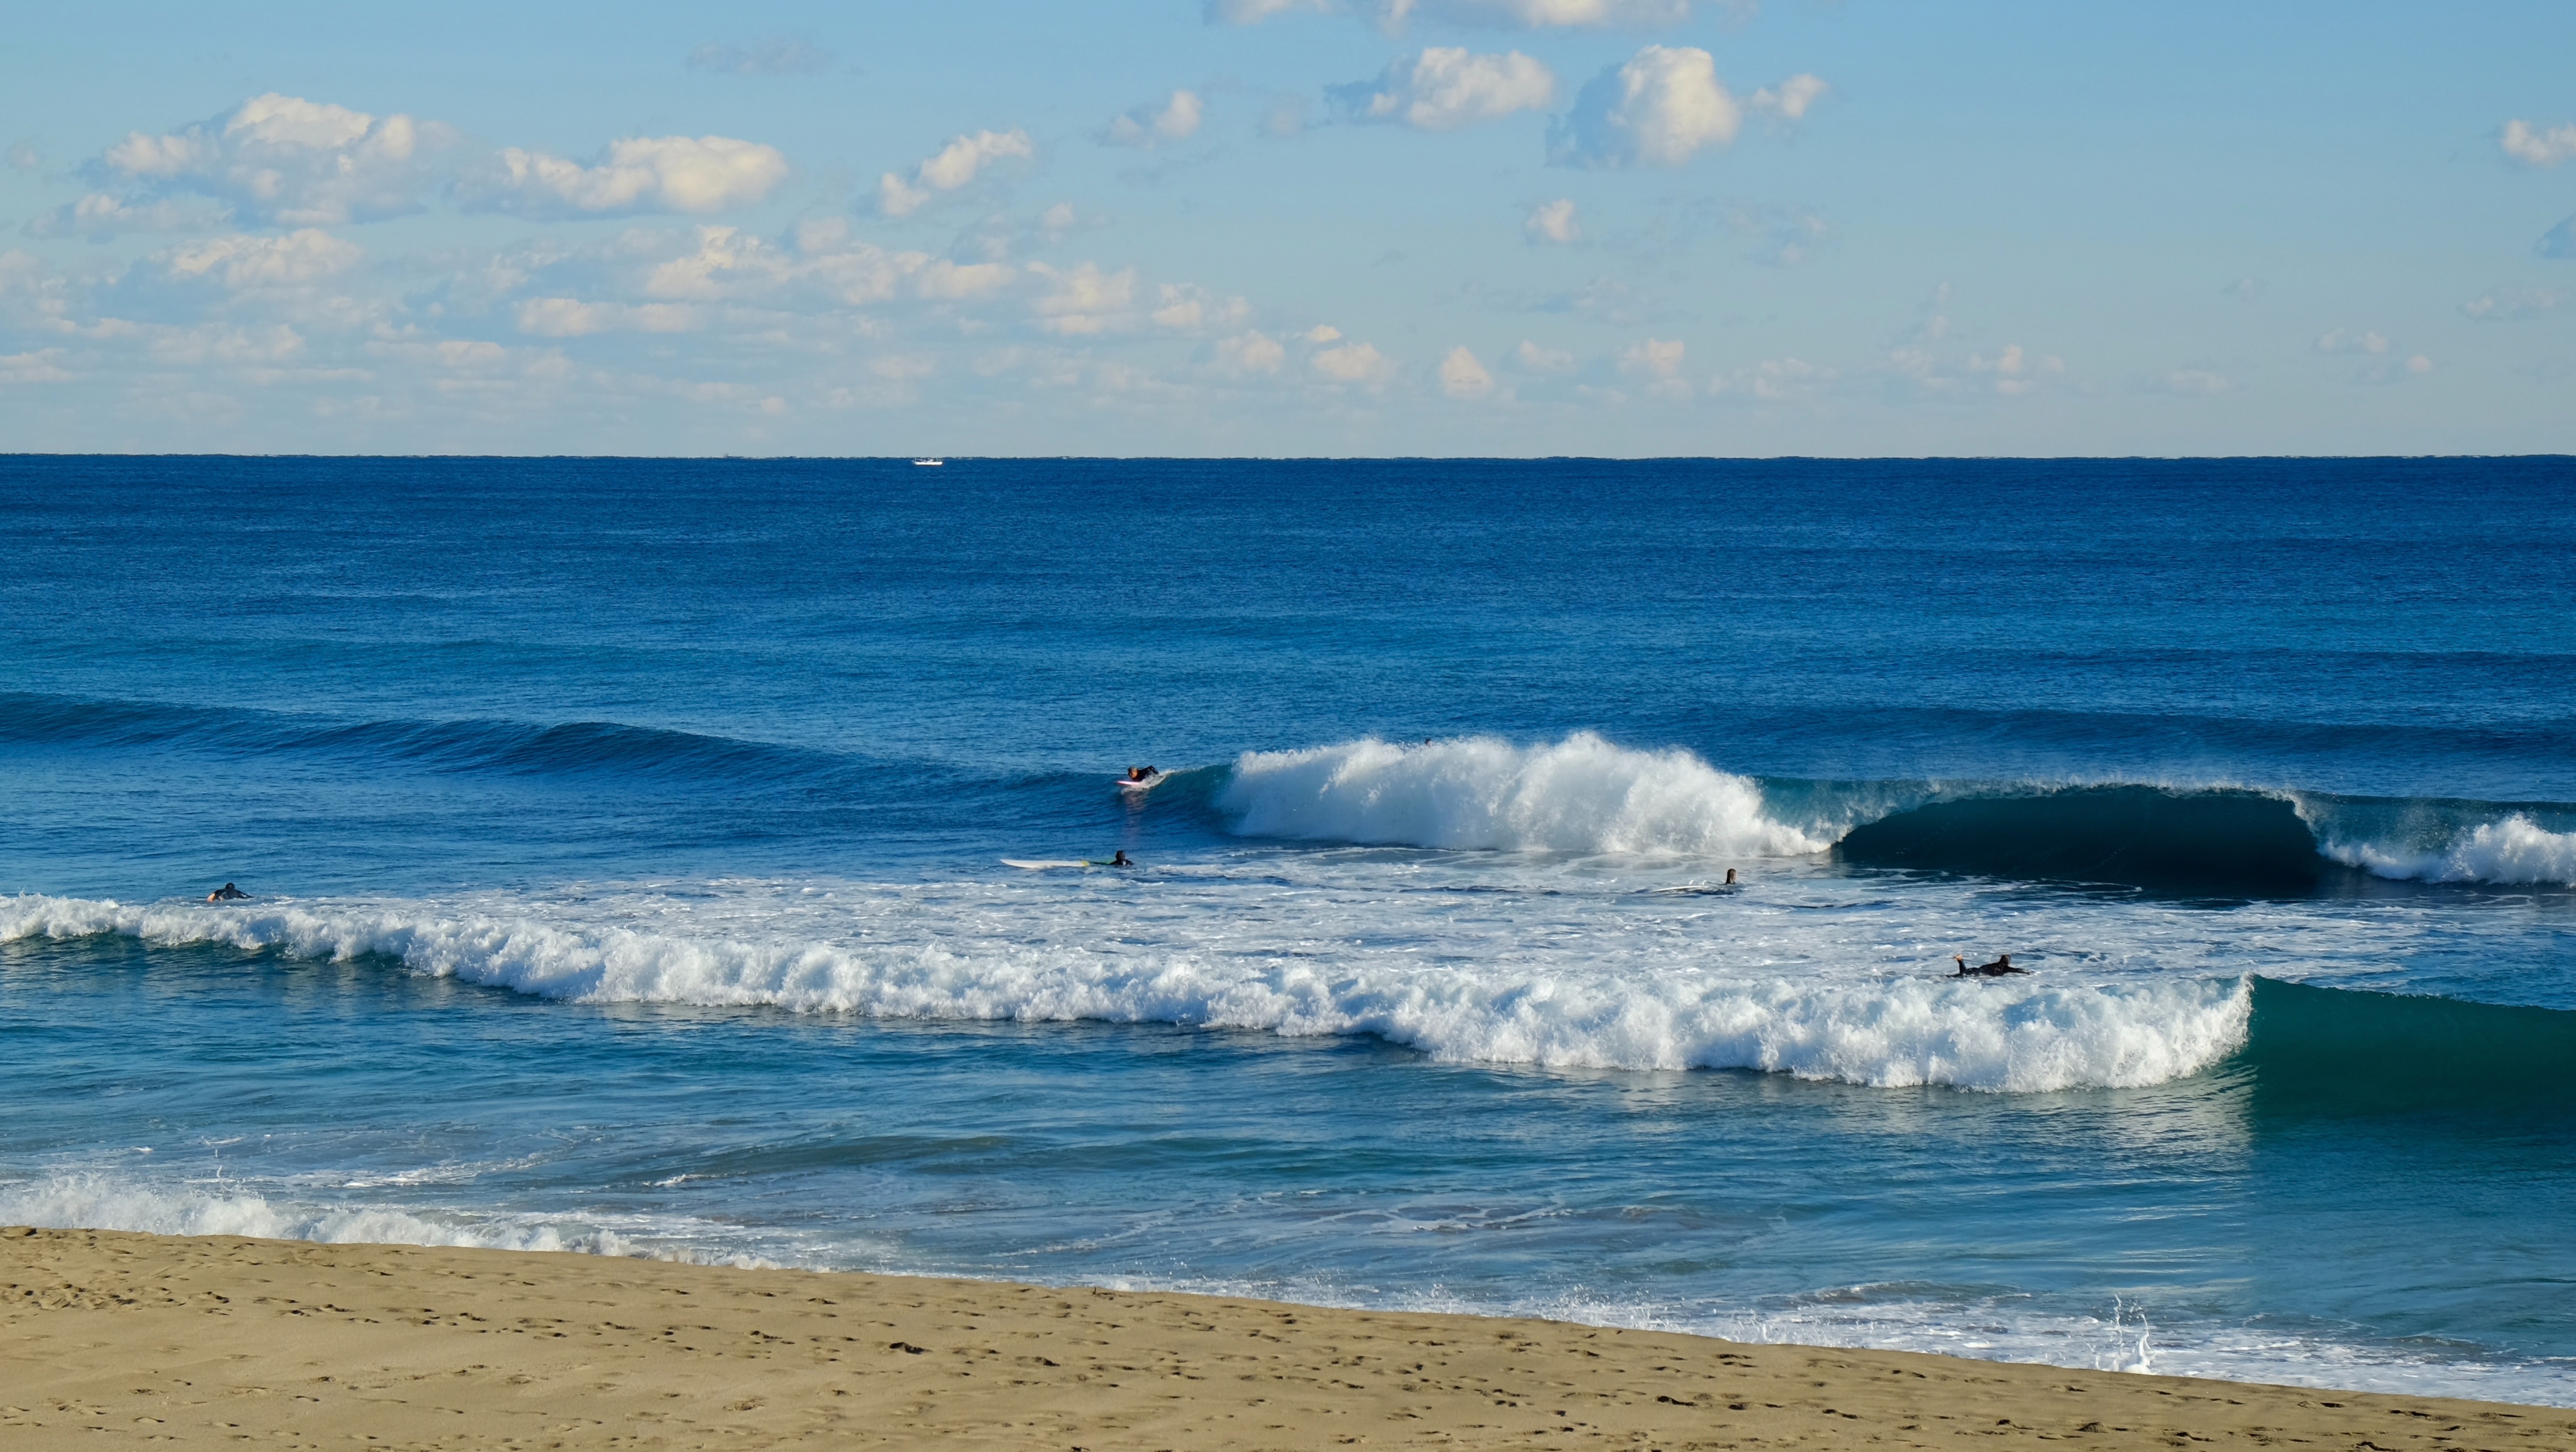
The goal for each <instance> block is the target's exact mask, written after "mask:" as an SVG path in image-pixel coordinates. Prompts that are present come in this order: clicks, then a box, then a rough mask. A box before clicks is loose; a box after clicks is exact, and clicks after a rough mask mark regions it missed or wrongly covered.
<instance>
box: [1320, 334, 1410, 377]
mask: <svg viewBox="0 0 2576 1452" xmlns="http://www.w3.org/2000/svg"><path fill="white" fill-rule="evenodd" d="M1306 366H1307V367H1309V368H1311V369H1313V370H1314V372H1315V376H1316V377H1318V378H1322V379H1325V380H1327V381H1330V382H1333V383H1369V384H1376V383H1383V382H1385V381H1386V379H1387V378H1388V376H1389V375H1391V374H1393V373H1394V372H1395V361H1394V360H1393V359H1391V358H1389V357H1387V356H1386V355H1385V354H1384V353H1381V352H1379V351H1378V350H1377V349H1376V348H1375V347H1374V346H1372V345H1370V344H1367V343H1344V344H1343V345H1341V346H1340V347H1338V348H1326V349H1324V350H1322V351H1321V352H1319V353H1317V354H1316V355H1315V356H1314V357H1312V358H1309V359H1307V360H1306Z"/></svg>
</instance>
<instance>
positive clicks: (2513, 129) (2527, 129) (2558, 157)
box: [2502, 121, 2576, 166]
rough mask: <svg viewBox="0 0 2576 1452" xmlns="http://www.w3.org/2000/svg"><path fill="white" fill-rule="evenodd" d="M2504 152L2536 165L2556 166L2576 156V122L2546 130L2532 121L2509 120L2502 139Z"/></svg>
mask: <svg viewBox="0 0 2576 1452" xmlns="http://www.w3.org/2000/svg"><path fill="white" fill-rule="evenodd" d="M2502 142H2503V146H2504V154H2505V155H2507V156H2510V157H2512V158H2513V159H2514V160H2516V161H2520V162H2526V163H2528V164H2530V165H2532V166H2556V165H2557V164H2558V163H2560V162H2562V161H2566V160H2568V159H2569V158H2571V157H2576V124H2571V125H2566V126H2552V127H2550V128H2549V129H2548V130H2546V131H2543V130H2541V129H2540V128H2539V127H2536V126H2534V125H2532V124H2531V123H2530V122H2528V121H2507V122H2506V123H2504V136H2503V138H2502Z"/></svg>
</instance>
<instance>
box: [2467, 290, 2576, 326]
mask: <svg viewBox="0 0 2576 1452" xmlns="http://www.w3.org/2000/svg"><path fill="white" fill-rule="evenodd" d="M2567 299H2568V295H2567V294H2566V293H2563V292H2560V291H2559V290H2558V289H2556V288H2552V287H2539V288H2520V289H2514V290H2509V291H2497V292H2491V293H2488V294H2486V295H2485V296H2483V297H2478V298H2472V299H2470V300H2469V301H2467V302H2464V303H2462V304H2460V315H2461V316H2462V317H2465V318H2473V319H2475V320H2477V321H2479V322H2482V323H2524V322H2529V321H2531V320H2532V319H2533V318H2541V317H2547V316H2548V315H2549V314H2551V313H2554V312H2556V311H2558V309H2559V308H2560V307H2561V306H2562V305H2563V304H2565V303H2566V302H2567Z"/></svg>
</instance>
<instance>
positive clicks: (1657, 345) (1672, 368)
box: [1619, 338, 1688, 378]
mask: <svg viewBox="0 0 2576 1452" xmlns="http://www.w3.org/2000/svg"><path fill="white" fill-rule="evenodd" d="M1686 351H1688V350H1687V348H1686V347H1685V345H1684V344H1683V343H1682V341H1681V340H1680V339H1679V338H1648V339H1647V340H1646V341H1644V342H1642V343H1637V344H1634V345H1632V346H1630V347H1628V348H1626V349H1625V350H1623V351H1621V353H1620V354H1619V371H1620V372H1622V373H1632V374H1639V375H1643V376H1645V377H1649V378H1677V377H1679V376H1681V371H1682V355H1683V353H1685V352H1686Z"/></svg>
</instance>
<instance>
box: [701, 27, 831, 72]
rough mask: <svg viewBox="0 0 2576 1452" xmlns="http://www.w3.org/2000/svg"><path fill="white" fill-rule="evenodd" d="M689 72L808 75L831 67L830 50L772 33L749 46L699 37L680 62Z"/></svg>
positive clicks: (806, 41)
mask: <svg viewBox="0 0 2576 1452" xmlns="http://www.w3.org/2000/svg"><path fill="white" fill-rule="evenodd" d="M683 64H685V65H687V66H688V68H689V69H690V70H693V71H716V72H719V73H721V74H724V75H733V76H811V75H819V74H821V73H822V72H824V71H827V70H829V69H831V66H832V53H831V52H830V51H828V50H825V49H823V48H822V47H821V46H819V45H816V44H815V43H814V42H812V41H810V40H805V39H802V38H800V37H796V36H776V37H772V38H771V39H768V40H763V41H757V42H754V43H753V44H751V45H749V46H740V45H727V44H725V43H724V42H722V41H719V40H702V41H700V42H698V43H697V44H696V45H693V46H691V47H689V55H688V59H687V60H686V61H685V62H683Z"/></svg>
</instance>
